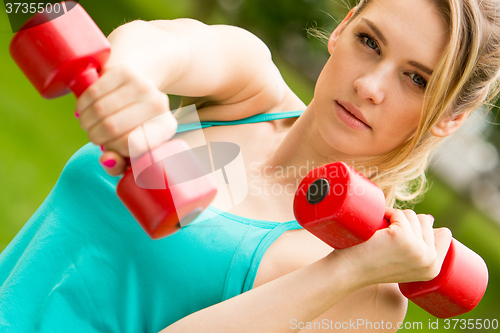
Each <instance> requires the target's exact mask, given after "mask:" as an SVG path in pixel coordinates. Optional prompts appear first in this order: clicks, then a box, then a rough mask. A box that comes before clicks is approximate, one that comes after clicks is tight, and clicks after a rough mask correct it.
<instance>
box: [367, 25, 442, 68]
mask: <svg viewBox="0 0 500 333" xmlns="http://www.w3.org/2000/svg"><path fill="white" fill-rule="evenodd" d="M361 20H363V21H364V22H365V23H366V25H368V26H369V27H370V29H372V30H373V32H374V33H375V35H377V38H378V39H380V41H381V42H382V44H384V45H387V44H388V43H387V39H386V38H385V36H384V34H383V33H382V31H380V29H379V28H378V27H377V26H376V25H375V24H374V23H373V22H372V21H370V20H368V19H366V18H364V17H363V18H362V19H361ZM408 65H410V66H413V67H415V68H418V69H420V70H421V71H422V72H424V73H425V74H427V75H429V76H431V75H432V73H433V70H432V69H430V68H429V67H427V66H425V65H422V64H421V63H419V62H418V61H414V60H409V61H408Z"/></svg>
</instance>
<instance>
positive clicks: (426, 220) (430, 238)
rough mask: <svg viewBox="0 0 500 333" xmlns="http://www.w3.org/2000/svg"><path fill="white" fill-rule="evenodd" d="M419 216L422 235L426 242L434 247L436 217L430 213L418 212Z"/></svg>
mask: <svg viewBox="0 0 500 333" xmlns="http://www.w3.org/2000/svg"><path fill="white" fill-rule="evenodd" d="M417 217H418V219H419V221H420V225H421V228H422V237H423V239H424V242H425V243H426V244H427V246H429V247H431V248H434V229H432V226H433V224H434V217H433V216H432V215H428V214H418V215H417Z"/></svg>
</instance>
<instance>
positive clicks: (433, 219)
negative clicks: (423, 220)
mask: <svg viewBox="0 0 500 333" xmlns="http://www.w3.org/2000/svg"><path fill="white" fill-rule="evenodd" d="M427 216H429V217H430V218H431V219H432V223H434V221H435V220H436V219H435V218H434V216H432V215H431V214H427Z"/></svg>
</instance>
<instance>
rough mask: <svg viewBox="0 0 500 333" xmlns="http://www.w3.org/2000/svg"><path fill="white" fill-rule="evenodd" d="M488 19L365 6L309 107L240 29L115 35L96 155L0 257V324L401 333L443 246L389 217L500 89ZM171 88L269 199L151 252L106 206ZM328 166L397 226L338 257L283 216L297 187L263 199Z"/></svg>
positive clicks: (468, 7) (481, 7) (102, 83)
mask: <svg viewBox="0 0 500 333" xmlns="http://www.w3.org/2000/svg"><path fill="white" fill-rule="evenodd" d="M499 6H500V3H499V2H498V1H497V0H483V1H479V0H413V1H400V0H362V1H361V2H360V3H359V4H358V5H357V6H356V7H355V8H353V9H352V10H351V11H350V12H349V14H348V15H347V16H346V18H345V19H344V20H343V21H342V23H341V24H340V25H339V26H338V27H337V28H336V29H335V31H334V32H333V33H332V34H331V35H330V36H329V40H328V51H329V52H330V58H329V60H328V62H327V63H326V65H325V66H324V68H323V71H322V72H321V74H320V76H319V78H318V81H317V84H316V88H315V93H314V99H313V100H312V101H311V103H310V104H309V105H308V106H306V105H304V104H303V103H302V101H301V100H300V99H299V98H298V97H297V96H296V95H295V94H294V93H293V92H292V91H291V90H290V89H289V88H288V86H287V85H286V83H285V82H284V80H283V79H282V77H281V75H280V73H279V71H278V69H277V68H276V67H275V65H274V64H273V62H272V59H271V55H270V53H269V51H268V49H267V48H266V46H265V45H264V44H263V43H262V42H261V41H260V40H258V39H257V38H256V37H255V36H253V35H252V34H250V33H249V32H247V31H244V30H242V29H239V28H235V27H229V26H206V25H204V24H202V23H200V22H196V21H193V20H186V19H181V20H174V21H153V22H144V21H134V22H131V23H128V24H125V25H123V26H121V27H119V28H118V29H116V30H115V31H114V32H113V33H111V34H110V36H109V40H110V42H111V44H112V56H111V59H110V61H109V63H108V64H107V66H106V68H105V70H104V72H103V75H102V77H101V78H100V79H99V81H97V82H96V83H95V84H94V85H92V86H91V87H90V88H89V89H88V90H87V91H86V92H85V93H84V94H83V95H82V96H81V97H80V98H79V99H78V101H77V105H76V110H77V115H78V116H79V122H80V125H81V127H82V128H83V129H84V130H85V131H87V133H88V136H89V139H90V141H91V142H92V143H93V144H88V145H86V146H85V147H84V148H82V149H81V150H80V151H79V152H78V153H77V154H75V156H74V157H73V158H72V159H71V160H70V161H69V163H68V164H67V166H66V167H65V169H64V171H63V173H62V175H61V178H60V179H59V181H58V183H57V184H56V186H55V188H54V190H53V191H52V193H51V194H50V196H49V197H48V198H47V200H46V201H45V202H44V204H43V205H42V206H41V207H40V209H39V210H38V211H37V212H36V213H35V215H34V216H33V217H32V218H31V219H30V221H29V222H28V223H27V224H26V226H25V227H24V228H23V230H22V231H21V232H20V233H19V235H18V236H17V237H16V238H15V239H14V241H13V242H12V243H11V244H10V245H9V247H8V248H7V249H6V250H5V251H4V252H3V253H2V256H1V257H0V281H2V285H1V287H0V309H1V310H0V325H3V326H2V327H5V328H6V331H12V332H22V331H24V332H28V331H40V332H57V331H67V330H70V329H71V330H74V329H75V328H78V330H80V331H85V332H156V331H160V330H163V331H162V332H298V331H301V330H303V331H307V332H315V331H318V332H320V331H324V330H325V329H330V330H334V329H342V330H343V331H349V330H353V331H357V332H360V331H363V330H365V331H370V327H369V326H366V327H365V326H362V327H357V326H355V327H353V326H352V325H349V326H348V327H344V326H345V323H352V322H356V323H358V322H359V321H358V320H364V321H366V322H371V323H375V326H372V328H373V329H374V330H375V329H376V330H377V331H387V332H393V331H396V330H397V329H398V323H400V322H402V321H403V319H404V317H405V313H406V307H407V301H406V299H405V298H404V297H403V296H402V295H401V294H400V292H399V290H398V288H397V285H396V283H398V282H408V281H417V280H429V279H432V278H433V277H435V276H436V275H437V274H438V272H439V270H440V266H441V264H442V261H443V258H444V255H445V253H446V250H447V248H448V245H449V243H450V241H451V233H450V231H449V230H447V229H438V230H433V228H432V224H433V218H432V217H430V216H428V215H417V214H415V213H414V212H413V211H411V210H404V211H402V210H396V209H393V207H394V204H395V201H396V199H397V200H400V201H403V202H404V201H406V200H411V199H412V198H414V197H415V196H417V195H419V194H421V192H422V189H423V185H424V184H425V177H424V171H425V168H426V166H427V163H428V160H429V156H430V154H431V153H432V151H433V150H434V149H435V147H436V146H437V144H438V143H439V142H440V141H441V140H442V138H444V137H446V136H448V135H450V134H452V133H453V132H455V131H456V130H457V129H458V128H459V127H460V126H461V125H462V124H463V123H464V121H465V120H466V118H467V116H468V115H469V113H470V112H473V111H474V110H475V109H476V108H478V107H479V106H481V105H483V104H485V103H487V102H488V101H490V100H491V98H492V97H493V96H494V95H495V94H496V92H497V91H498V77H499V69H500V51H499V50H500V16H499V15H500V11H498V8H499ZM166 94H175V95H181V96H184V98H183V104H184V105H189V104H195V105H196V106H197V109H198V114H199V118H200V120H201V121H203V122H205V123H206V124H212V125H215V123H211V122H214V121H217V122H218V123H217V125H220V124H222V123H221V122H223V124H225V125H226V126H212V127H209V128H206V129H204V134H205V137H206V139H207V141H209V142H211V141H227V142H233V143H236V144H238V145H239V146H240V148H241V152H242V156H243V158H244V163H245V170H246V172H247V179H248V181H250V180H251V181H253V186H261V189H262V191H260V192H259V193H258V194H256V193H254V192H252V191H249V193H248V195H247V197H246V198H245V200H244V201H243V202H241V203H240V204H238V205H237V206H235V207H234V208H233V209H231V210H229V211H227V212H223V211H222V210H221V209H219V208H220V207H216V206H211V207H209V209H207V210H206V211H205V212H203V214H205V215H204V216H205V218H204V219H203V221H199V222H197V221H196V220H195V221H193V222H192V223H191V224H189V225H187V226H185V227H183V228H182V229H181V230H180V231H178V232H177V233H175V234H173V235H171V236H169V237H166V238H164V239H162V240H158V241H152V240H150V239H149V238H148V237H147V236H146V235H145V233H144V232H143V231H142V230H141V229H140V227H139V226H138V225H137V223H136V222H135V221H134V219H133V218H132V217H131V216H130V214H129V213H128V212H127V211H126V209H125V208H124V207H123V206H122V205H121V203H120V202H119V201H118V199H117V198H116V194H115V186H116V182H117V180H118V179H119V178H117V177H114V176H118V175H120V174H121V173H122V172H123V171H124V170H125V160H124V157H126V156H128V141H127V140H128V134H129V133H130V131H132V130H133V129H134V128H136V127H137V126H138V125H140V124H141V123H143V122H145V121H147V120H149V119H152V118H154V117H156V116H158V115H161V114H165V113H167V114H170V113H169V112H170V111H169V108H168V99H167V97H166ZM295 111H297V112H295ZM299 115H300V116H299ZM164 119H167V120H165V123H164V124H163V125H164V131H162V135H163V136H164V137H163V139H165V140H167V139H170V138H172V137H183V133H177V134H176V133H175V130H176V128H177V121H176V119H175V117H173V116H170V117H168V118H165V117H164ZM99 145H103V146H104V149H105V152H104V153H101V151H100V149H99V148H98V146H99ZM98 159H99V161H100V163H101V165H102V166H103V167H104V169H103V168H101V165H100V164H99V163H98V162H97V160H98ZM340 160H341V161H346V162H348V163H350V164H352V165H354V166H355V167H358V168H359V169H360V170H369V171H368V172H366V174H365V175H366V176H367V177H370V178H371V179H372V180H373V181H374V182H376V183H377V184H378V185H379V186H380V187H381V188H382V189H383V191H384V193H385V195H386V198H387V207H388V208H387V214H386V215H387V217H388V218H390V222H391V226H390V227H389V228H388V229H384V230H380V231H378V232H377V233H376V234H375V235H374V236H373V237H372V238H371V239H370V240H368V241H367V242H365V243H363V244H360V245H357V246H354V247H352V248H348V249H342V250H334V249H332V248H330V247H329V246H327V245H326V244H325V243H323V242H322V241H321V240H319V239H317V238H316V237H315V236H313V235H311V234H309V233H308V232H307V231H305V230H303V229H301V228H300V226H299V225H298V224H297V222H296V221H294V216H293V212H292V201H293V194H294V191H290V190H289V191H282V194H281V195H274V194H273V193H272V192H270V191H265V190H264V186H269V185H272V186H278V187H281V188H288V189H290V188H294V187H293V186H295V188H296V186H297V185H298V181H300V179H299V175H298V174H297V173H290V172H289V173H287V172H285V173H283V172H282V171H283V170H299V169H300V168H301V167H304V166H307V167H309V169H311V168H312V167H316V166H319V165H322V164H326V163H331V162H334V161H340ZM103 170H105V171H106V172H104V171H103ZM287 186H288V187H287ZM306 323H307V324H306ZM336 323H340V324H341V325H340V326H339V325H336ZM377 324H378V327H377ZM325 325H326V327H325Z"/></svg>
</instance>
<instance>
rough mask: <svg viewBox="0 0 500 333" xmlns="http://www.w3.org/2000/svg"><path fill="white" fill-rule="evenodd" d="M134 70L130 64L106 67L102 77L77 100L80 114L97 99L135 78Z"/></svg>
mask: <svg viewBox="0 0 500 333" xmlns="http://www.w3.org/2000/svg"><path fill="white" fill-rule="evenodd" d="M134 75H135V74H134V73H133V71H132V70H131V69H130V68H129V67H128V66H114V67H111V68H106V67H105V68H104V69H103V70H102V71H101V77H100V78H99V80H97V81H96V82H94V83H93V84H92V85H91V86H90V87H88V88H87V89H86V90H85V91H84V92H83V94H81V95H80V97H79V98H78V100H77V101H76V110H78V113H80V115H81V114H82V113H83V111H84V110H86V109H87V108H88V107H89V106H90V105H91V104H92V103H94V102H95V101H96V100H98V99H100V98H102V97H103V96H105V95H107V94H109V93H110V92H112V91H113V90H116V89H118V87H120V86H122V85H123V84H125V83H126V82H128V81H130V80H132V79H133V78H134Z"/></svg>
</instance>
